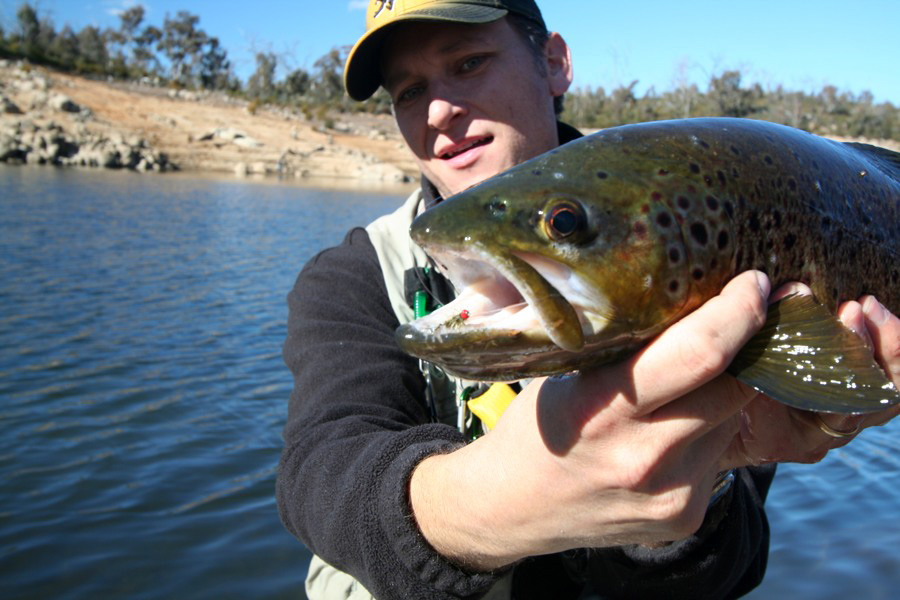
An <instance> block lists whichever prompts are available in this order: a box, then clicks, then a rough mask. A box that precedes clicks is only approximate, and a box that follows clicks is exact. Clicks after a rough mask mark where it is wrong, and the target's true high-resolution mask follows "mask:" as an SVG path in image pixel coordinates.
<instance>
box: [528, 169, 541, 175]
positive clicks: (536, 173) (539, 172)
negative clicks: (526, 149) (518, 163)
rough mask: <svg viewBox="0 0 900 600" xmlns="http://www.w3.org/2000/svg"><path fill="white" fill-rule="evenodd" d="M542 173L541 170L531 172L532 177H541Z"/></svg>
mask: <svg viewBox="0 0 900 600" xmlns="http://www.w3.org/2000/svg"><path fill="white" fill-rule="evenodd" d="M541 173H542V171H541V170H540V169H535V170H533V171H532V172H531V174H532V175H537V176H540V175H541Z"/></svg>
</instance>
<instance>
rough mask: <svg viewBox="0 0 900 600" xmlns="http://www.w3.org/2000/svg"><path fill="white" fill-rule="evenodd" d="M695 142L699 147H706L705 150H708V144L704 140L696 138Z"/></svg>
mask: <svg viewBox="0 0 900 600" xmlns="http://www.w3.org/2000/svg"><path fill="white" fill-rule="evenodd" d="M697 143H698V144H700V146H701V147H703V148H706V149H707V150H709V144H707V143H706V142H704V141H703V140H701V139H700V138H697Z"/></svg>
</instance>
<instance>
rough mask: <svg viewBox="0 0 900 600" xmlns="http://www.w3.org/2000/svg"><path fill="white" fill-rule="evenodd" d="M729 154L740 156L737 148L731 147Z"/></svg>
mask: <svg viewBox="0 0 900 600" xmlns="http://www.w3.org/2000/svg"><path fill="white" fill-rule="evenodd" d="M731 153H732V154H734V155H735V156H740V155H741V151H740V150H738V148H737V146H732V147H731Z"/></svg>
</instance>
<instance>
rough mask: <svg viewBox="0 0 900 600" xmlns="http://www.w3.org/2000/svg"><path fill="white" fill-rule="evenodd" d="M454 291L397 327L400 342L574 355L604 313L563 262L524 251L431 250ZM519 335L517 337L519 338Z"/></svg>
mask: <svg viewBox="0 0 900 600" xmlns="http://www.w3.org/2000/svg"><path fill="white" fill-rule="evenodd" d="M431 255H432V258H433V259H434V260H435V262H437V264H438V265H439V266H440V267H441V269H442V271H443V272H444V274H445V275H446V276H447V277H448V278H449V279H450V280H451V282H453V285H454V287H455V288H456V289H457V291H458V295H457V297H456V299H455V300H453V302H450V303H448V304H446V305H444V306H442V307H440V308H438V309H437V310H435V311H434V312H432V313H431V314H430V315H428V316H426V317H423V318H421V319H418V320H416V321H413V322H412V323H409V324H407V325H404V326H402V327H401V328H400V329H399V330H398V332H397V335H398V339H399V340H400V343H401V345H402V346H403V347H404V349H406V350H407V351H408V352H410V353H412V354H414V355H417V356H420V357H422V358H426V359H427V358H428V354H430V353H431V351H435V352H440V353H441V354H444V353H446V352H447V351H448V350H449V347H451V346H456V347H458V348H459V350H460V352H462V351H464V349H465V348H468V349H474V348H475V347H478V346H482V347H488V346H494V347H497V349H498V350H499V347H500V346H503V345H505V343H510V342H512V341H513V340H515V341H516V343H517V344H520V343H522V342H523V341H525V340H527V342H526V343H528V344H531V345H533V346H545V347H546V346H556V347H558V348H559V349H562V350H565V351H568V352H578V351H580V350H581V349H582V347H583V346H584V340H585V336H587V335H590V334H591V333H593V332H594V330H595V329H596V328H597V325H598V324H602V322H603V321H604V320H605V317H604V316H603V315H602V314H601V313H602V311H600V312H598V311H597V306H598V305H599V306H602V307H605V305H606V303H605V300H604V299H603V298H602V297H601V295H600V294H598V293H596V292H595V291H592V290H591V287H590V286H589V285H587V284H586V282H585V281H583V279H582V278H581V277H580V276H579V275H578V273H577V272H576V271H575V270H573V269H571V268H570V267H568V266H566V265H564V264H562V263H560V262H557V261H554V260H552V259H549V258H546V257H544V256H540V255H537V254H530V253H519V252H512V253H510V254H508V255H497V254H494V253H491V252H488V251H486V250H484V249H479V248H477V247H475V248H473V249H471V250H466V251H459V250H441V251H439V252H432V253H431ZM522 338H525V340H523V339H522Z"/></svg>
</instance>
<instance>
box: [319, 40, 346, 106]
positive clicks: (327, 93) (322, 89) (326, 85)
mask: <svg viewBox="0 0 900 600" xmlns="http://www.w3.org/2000/svg"><path fill="white" fill-rule="evenodd" d="M348 52H349V48H347V47H344V48H332V49H331V50H330V51H329V52H328V53H327V54H325V55H324V56H322V57H321V58H319V60H317V61H316V62H315V63H314V64H313V68H314V69H315V77H314V79H313V85H312V89H313V92H314V93H315V96H316V98H317V99H319V100H320V101H324V102H329V101H334V100H340V99H341V98H342V97H343V96H344V76H343V72H344V60H345V57H346V56H347V53H348Z"/></svg>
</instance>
